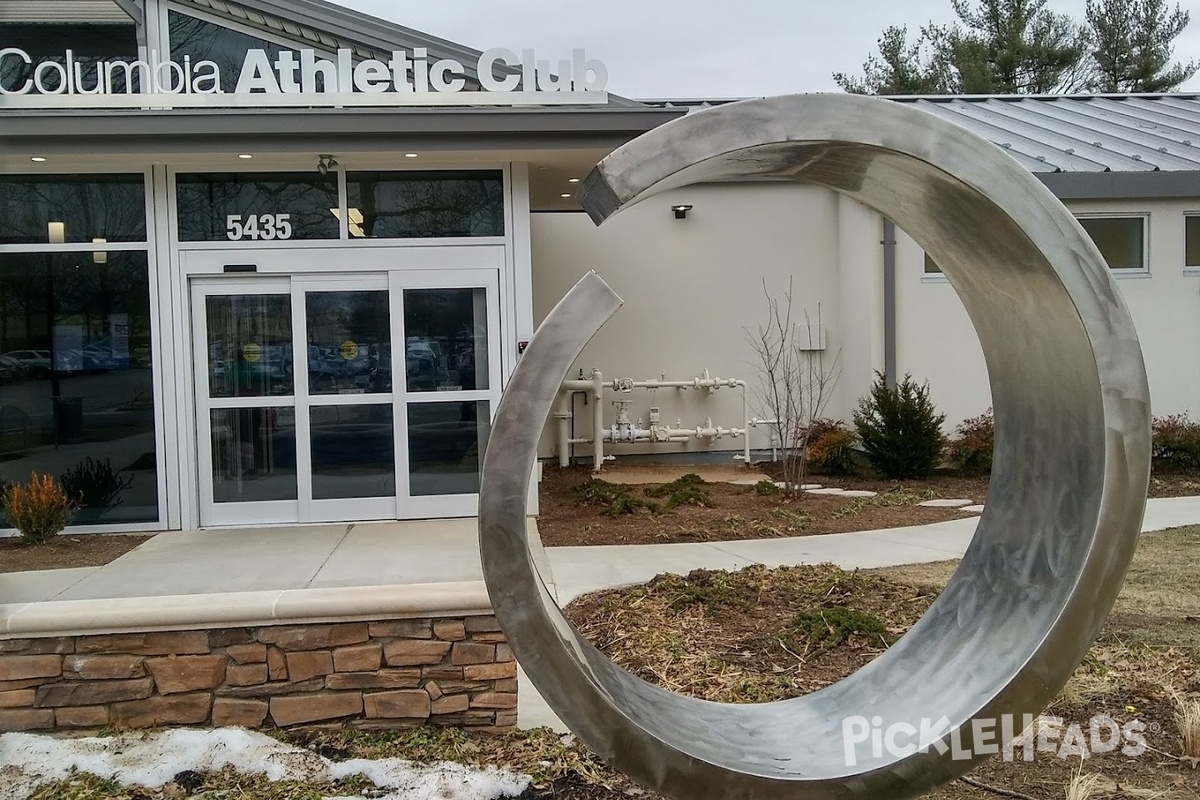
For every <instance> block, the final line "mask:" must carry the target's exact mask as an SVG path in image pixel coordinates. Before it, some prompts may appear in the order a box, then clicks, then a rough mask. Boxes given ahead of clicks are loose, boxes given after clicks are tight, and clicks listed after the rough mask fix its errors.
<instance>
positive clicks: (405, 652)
mask: <svg viewBox="0 0 1200 800" xmlns="http://www.w3.org/2000/svg"><path fill="white" fill-rule="evenodd" d="M457 646H458V645H451V644H450V642H435V641H430V642H413V641H399V642H388V643H387V644H386V645H384V647H383V658H384V660H385V661H386V662H387V664H388V666H389V667H413V666H419V665H421V664H439V663H441V661H442V659H443V658H445V656H446V653H448V652H450V648H451V647H457Z"/></svg>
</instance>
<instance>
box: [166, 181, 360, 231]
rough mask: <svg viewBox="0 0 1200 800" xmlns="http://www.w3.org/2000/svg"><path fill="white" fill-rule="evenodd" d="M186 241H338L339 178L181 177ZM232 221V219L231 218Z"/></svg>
mask: <svg viewBox="0 0 1200 800" xmlns="http://www.w3.org/2000/svg"><path fill="white" fill-rule="evenodd" d="M175 185H176V192H177V195H178V200H179V239H180V241H184V242H227V241H230V240H231V239H232V240H235V241H267V242H270V241H282V240H287V239H337V238H339V237H340V236H341V234H342V231H341V225H340V224H339V223H338V219H337V212H338V208H339V200H338V186H337V175H334V174H330V175H320V174H318V173H316V172H315V171H314V172H311V173H310V172H264V173H220V174H216V173H214V174H205V175H179V176H177V177H176V179H175ZM231 218H232V219H231Z"/></svg>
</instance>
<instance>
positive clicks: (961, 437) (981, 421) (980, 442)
mask: <svg viewBox="0 0 1200 800" xmlns="http://www.w3.org/2000/svg"><path fill="white" fill-rule="evenodd" d="M954 433H955V436H954V438H953V439H952V440H951V441H950V444H948V445H947V446H946V458H947V460H949V462H950V464H951V466H953V467H954V468H955V469H956V470H958V471H959V472H961V473H962V474H964V475H987V474H988V473H989V472H991V471H992V450H993V448H994V446H995V443H996V427H995V419H994V417H993V416H992V410H991V409H990V408H989V409H988V410H987V411H985V412H984V413H983V414H981V415H980V416H978V417H971V418H970V419H965V420H963V421H962V422H961V423H959V425H958V427H957V428H955V429H954Z"/></svg>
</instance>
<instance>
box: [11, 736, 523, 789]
mask: <svg viewBox="0 0 1200 800" xmlns="http://www.w3.org/2000/svg"><path fill="white" fill-rule="evenodd" d="M226 767H231V768H233V769H234V770H236V771H237V772H239V773H241V774H243V775H263V776H265V777H266V778H267V779H268V780H271V781H281V780H297V781H314V782H332V781H336V780H339V779H341V778H344V777H347V776H351V775H362V776H364V777H366V778H367V779H368V780H370V781H371V782H372V783H374V784H375V785H376V786H378V787H379V788H381V789H386V790H391V791H392V792H393V794H389V795H387V796H388V797H394V798H397V800H398V799H399V798H401V797H403V798H404V800H497V799H498V798H502V797H515V796H518V795H520V794H521V793H522V792H524V791H525V789H526V788H527V787H528V786H529V782H530V779H529V777H528V776H525V775H520V774H518V773H514V772H509V771H507V770H500V769H496V768H491V767H490V768H488V769H484V770H479V769H473V768H470V767H465V766H463V765H461V764H453V763H448V762H447V763H441V764H432V765H422V764H415V763H413V762H409V761H401V760H399V759H394V758H390V759H380V760H367V759H356V760H353V761H345V762H333V761H330V760H329V759H326V758H323V757H321V756H319V755H317V754H316V753H313V752H311V751H309V750H305V749H303V748H300V747H294V746H292V745H287V744H284V743H283V742H279V741H276V740H275V739H272V738H271V737H269V736H266V735H264V734H261V733H255V732H253V731H247V730H244V729H241V728H220V729H217V730H197V729H186V728H180V729H174V730H168V731H163V732H160V733H137V734H124V735H121V736H116V737H112V738H95V739H57V738H52V737H49V736H36V735H33V734H25V733H9V734H4V735H3V736H0V778H2V779H3V780H0V787H2V788H0V800H27V799H28V798H29V796H30V795H31V794H32V793H33V791H34V790H35V789H36V788H37V787H38V786H39V785H41V784H44V783H51V782H53V781H56V780H61V779H62V778H65V777H67V776H68V775H69V774H70V773H71V771H72V770H78V771H79V772H87V773H91V774H93V775H96V776H98V777H101V778H108V779H111V780H115V781H117V782H118V783H121V784H122V785H125V786H145V787H150V788H157V787H160V786H162V785H164V784H166V783H169V782H170V781H171V780H172V779H173V778H174V777H175V776H176V775H178V774H179V773H181V772H185V771H188V770H191V771H195V772H217V771H219V770H221V769H224V768H226Z"/></svg>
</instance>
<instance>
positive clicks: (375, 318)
mask: <svg viewBox="0 0 1200 800" xmlns="http://www.w3.org/2000/svg"><path fill="white" fill-rule="evenodd" d="M305 306H306V314H307V321H308V325H307V327H308V387H309V388H308V391H309V393H310V394H313V395H330V394H378V393H380V392H390V391H391V390H392V325H391V310H390V309H389V307H388V293H387V292H386V291H370V292H308V293H307V294H306V295H305Z"/></svg>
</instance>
